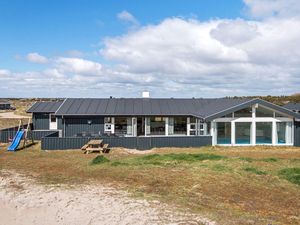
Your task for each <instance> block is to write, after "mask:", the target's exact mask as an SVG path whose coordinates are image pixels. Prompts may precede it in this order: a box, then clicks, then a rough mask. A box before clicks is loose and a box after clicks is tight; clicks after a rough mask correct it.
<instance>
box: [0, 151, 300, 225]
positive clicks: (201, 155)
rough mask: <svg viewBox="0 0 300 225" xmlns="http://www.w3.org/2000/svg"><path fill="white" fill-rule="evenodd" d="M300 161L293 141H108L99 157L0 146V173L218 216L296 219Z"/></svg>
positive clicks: (246, 220) (231, 220)
mask: <svg viewBox="0 0 300 225" xmlns="http://www.w3.org/2000/svg"><path fill="white" fill-rule="evenodd" d="M5 147H6V146H3V149H5ZM91 165H93V166H91ZM299 168H300V148H295V147H269V146H251V147H234V148H232V147H211V146H207V147H203V148H164V149H153V150H152V151H149V152H143V153H139V154H137V153H136V152H130V151H127V150H123V149H112V151H111V152H110V153H109V154H105V155H101V156H97V157H96V155H95V154H87V155H85V154H82V151H80V150H79V151H76V150H75V151H74V150H69V151H41V150H40V145H34V146H31V147H30V148H27V149H26V150H21V151H18V152H13V153H12V152H7V151H5V150H0V175H1V170H9V171H15V172H18V173H22V174H25V175H26V174H27V175H28V176H30V177H32V178H35V179H36V181H38V182H39V183H42V184H46V185H47V184H61V183H62V184H71V185H76V184H82V183H87V184H90V183H91V182H90V181H93V183H96V184H97V182H98V183H99V184H100V185H103V184H106V183H107V184H110V185H111V186H115V187H117V188H118V189H119V188H121V189H123V190H126V191H129V193H131V194H132V195H133V196H138V197H139V198H150V199H157V200H160V201H162V202H164V203H168V204H172V205H175V206H178V207H179V208H181V209H183V210H191V211H193V212H195V213H199V214H200V215H203V216H206V217H208V218H211V219H213V220H216V221H217V222H218V224H293V225H294V224H297V223H299V222H298V221H299V208H300V200H299V199H300V189H299V188H300V186H299ZM287 180H288V181H289V182H287Z"/></svg>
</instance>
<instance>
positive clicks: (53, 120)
mask: <svg viewBox="0 0 300 225" xmlns="http://www.w3.org/2000/svg"><path fill="white" fill-rule="evenodd" d="M49 120H50V125H49V128H50V130H57V118H56V116H55V115H54V114H50V118H49Z"/></svg>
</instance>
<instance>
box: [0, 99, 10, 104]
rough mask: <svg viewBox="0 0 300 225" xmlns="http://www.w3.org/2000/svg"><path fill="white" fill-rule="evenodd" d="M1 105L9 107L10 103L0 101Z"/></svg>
mask: <svg viewBox="0 0 300 225" xmlns="http://www.w3.org/2000/svg"><path fill="white" fill-rule="evenodd" d="M0 104H1V105H9V104H10V102H9V101H3V100H0Z"/></svg>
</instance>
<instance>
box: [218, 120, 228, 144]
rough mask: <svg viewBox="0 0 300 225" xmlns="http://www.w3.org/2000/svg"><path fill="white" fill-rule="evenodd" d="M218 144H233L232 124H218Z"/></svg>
mask: <svg viewBox="0 0 300 225" xmlns="http://www.w3.org/2000/svg"><path fill="white" fill-rule="evenodd" d="M217 144H231V123H228V122H218V123H217Z"/></svg>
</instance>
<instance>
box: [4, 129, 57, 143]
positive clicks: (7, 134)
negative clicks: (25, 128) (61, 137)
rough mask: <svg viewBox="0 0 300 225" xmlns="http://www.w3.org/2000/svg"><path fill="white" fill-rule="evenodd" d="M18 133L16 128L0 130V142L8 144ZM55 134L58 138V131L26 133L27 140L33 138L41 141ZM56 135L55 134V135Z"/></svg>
mask: <svg viewBox="0 0 300 225" xmlns="http://www.w3.org/2000/svg"><path fill="white" fill-rule="evenodd" d="M17 131H18V127H11V128H7V129H3V130H0V142H2V143H8V142H10V141H11V140H12V139H13V138H14V136H15V135H16V133H17ZM53 133H54V134H55V135H57V136H58V131H53V130H33V131H30V132H28V137H27V138H28V139H31V137H33V139H34V140H41V139H42V137H45V136H47V135H50V134H53ZM56 133H57V134H56Z"/></svg>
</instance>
